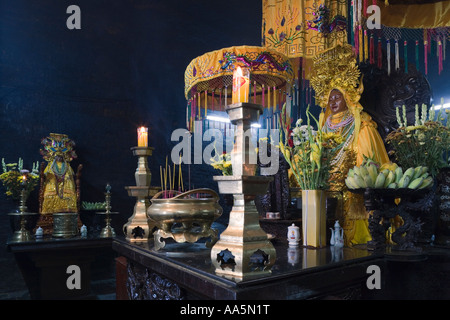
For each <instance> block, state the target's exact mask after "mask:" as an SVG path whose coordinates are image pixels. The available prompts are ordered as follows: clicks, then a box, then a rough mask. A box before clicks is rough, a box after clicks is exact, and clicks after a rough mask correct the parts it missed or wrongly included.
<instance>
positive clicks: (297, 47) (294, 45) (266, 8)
mask: <svg viewBox="0 0 450 320" xmlns="http://www.w3.org/2000/svg"><path fill="white" fill-rule="evenodd" d="M321 6H322V7H321ZM326 10H327V11H326ZM346 18H347V1H343V0H337V1H336V0H333V1H331V0H301V1H300V0H296V1H295V0H283V1H279V0H263V21H262V42H263V46H265V47H267V48H270V49H273V50H277V51H278V52H281V53H283V54H284V55H286V56H288V57H289V58H295V57H304V58H313V57H314V56H315V55H316V54H317V53H319V52H320V51H323V50H325V49H327V48H330V47H333V46H335V45H337V44H344V43H346V42H347V31H346V21H345V20H346Z"/></svg>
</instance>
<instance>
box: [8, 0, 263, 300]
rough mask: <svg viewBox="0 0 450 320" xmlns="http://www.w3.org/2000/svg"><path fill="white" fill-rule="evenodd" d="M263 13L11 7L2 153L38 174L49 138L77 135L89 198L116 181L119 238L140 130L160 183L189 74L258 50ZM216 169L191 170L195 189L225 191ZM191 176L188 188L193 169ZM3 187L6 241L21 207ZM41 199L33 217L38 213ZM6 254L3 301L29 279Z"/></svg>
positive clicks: (192, 5) (205, 6)
mask: <svg viewBox="0 0 450 320" xmlns="http://www.w3.org/2000/svg"><path fill="white" fill-rule="evenodd" d="M72 4H76V5H78V6H79V7H80V9H81V30H69V29H68V28H67V27H66V20H67V18H68V17H69V16H70V14H67V13H66V9H67V7H68V6H69V5H72ZM261 16H262V5H261V1H260V0H246V1H245V2H243V1H236V0H231V1H216V0H215V1H210V0H209V1H208V0H191V1H179V0H152V1H144V0H77V1H65V0H63V1H61V0H39V1H26V0H14V1H11V0H1V1H0V158H5V162H6V163H11V162H17V160H18V158H19V157H21V158H23V161H24V167H25V168H29V169H31V165H32V163H33V162H35V161H40V162H41V161H42V157H41V155H40V154H39V149H40V147H41V144H40V142H41V139H42V138H44V137H46V136H48V135H49V133H51V132H54V133H65V134H67V135H68V136H69V138H71V139H73V140H74V141H75V143H76V153H77V155H78V158H77V159H76V160H74V161H73V162H72V168H74V170H76V167H77V166H78V164H80V163H81V164H83V166H84V168H83V170H82V179H81V181H82V182H81V200H82V201H89V202H97V201H104V194H103V193H104V188H105V185H106V184H107V183H110V184H111V186H112V206H113V211H118V212H119V213H120V214H119V215H118V216H114V226H115V228H116V231H120V230H121V229H122V228H121V227H122V225H123V224H124V223H125V222H126V221H127V219H128V218H129V217H130V216H131V214H132V212H133V207H134V203H135V199H134V198H131V197H129V196H128V195H127V192H126V190H125V189H124V187H125V186H132V185H135V180H134V172H135V170H136V166H137V158H135V157H134V156H133V155H132V152H131V151H130V148H131V147H133V146H136V145H137V134H136V129H137V127H139V126H141V125H145V126H148V127H149V145H150V146H152V147H154V148H155V150H154V153H153V156H152V157H151V158H149V166H150V170H151V172H152V178H153V179H152V185H154V186H159V185H160V175H159V166H161V165H162V166H164V165H165V158H166V156H169V159H170V151H171V149H172V147H173V146H174V145H175V144H176V142H171V141H170V135H171V133H172V131H173V130H175V129H177V128H183V127H184V124H185V108H186V99H185V97H184V71H185V69H186V67H187V66H188V64H189V63H190V62H191V60H192V59H195V58H196V57H198V56H200V55H202V54H204V53H206V52H210V51H213V50H217V49H221V48H225V47H229V46H237V45H260V44H261V43H260V39H261V35H260V34H261ZM215 174H217V172H214V170H213V169H212V167H210V166H208V165H206V164H202V165H191V185H192V186H195V187H196V188H197V187H209V188H213V189H216V190H217V186H216V184H215V183H214V182H213V180H212V176H213V175H215ZM183 179H184V181H185V183H187V182H188V181H187V180H188V167H187V166H183ZM0 189H1V191H0V208H1V209H0V210H1V214H0V243H2V244H6V241H7V238H8V237H9V236H10V235H11V234H12V230H11V227H10V221H9V217H8V216H7V213H8V212H10V211H11V210H12V209H14V205H13V203H12V201H11V199H8V198H7V197H6V196H5V194H4V188H3V186H2V187H1V188H0ZM37 194H38V192H37V189H36V190H35V191H34V192H33V194H32V195H31V196H30V199H29V201H28V207H29V209H30V210H33V211H37V210H38V198H37ZM221 201H222V200H221ZM222 221H223V222H225V223H226V222H227V221H228V218H227V216H226V214H224V215H223V217H222ZM120 232H121V231H120ZM0 252H1V254H0V265H1V266H2V268H1V269H0V274H1V275H2V278H3V279H4V280H1V281H0V296H1V293H3V292H8V291H10V290H13V289H12V288H11V286H13V285H14V283H15V282H14V281H15V279H17V278H18V279H20V277H21V276H20V273H18V270H16V266H15V263H14V262H13V257H12V255H11V254H9V253H6V250H0ZM7 274H8V275H10V277H9V279H5V278H4V277H3V275H7ZM20 281H21V280H20Z"/></svg>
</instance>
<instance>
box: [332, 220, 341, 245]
mask: <svg viewBox="0 0 450 320" xmlns="http://www.w3.org/2000/svg"><path fill="white" fill-rule="evenodd" d="M330 230H331V239H330V245H332V246H336V247H343V246H344V229H342V228H341V225H340V224H339V221H338V220H336V222H335V223H334V230H333V228H330Z"/></svg>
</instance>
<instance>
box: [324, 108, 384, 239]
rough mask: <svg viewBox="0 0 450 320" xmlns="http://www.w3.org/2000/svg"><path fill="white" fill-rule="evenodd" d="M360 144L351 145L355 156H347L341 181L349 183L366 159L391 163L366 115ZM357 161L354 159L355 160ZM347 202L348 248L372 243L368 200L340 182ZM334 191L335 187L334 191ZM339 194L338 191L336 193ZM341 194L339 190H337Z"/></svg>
mask: <svg viewBox="0 0 450 320" xmlns="http://www.w3.org/2000/svg"><path fill="white" fill-rule="evenodd" d="M357 139H358V140H357V143H356V144H351V145H350V146H349V147H350V148H352V152H347V155H348V159H346V161H344V162H343V164H342V166H341V167H344V166H345V169H343V168H340V169H341V170H343V172H345V175H343V176H341V179H345V177H346V176H347V174H346V173H347V172H348V169H349V168H351V167H353V166H354V165H356V166H360V165H361V163H362V162H363V160H364V156H366V157H369V158H371V159H373V160H374V161H376V162H378V163H379V164H380V165H382V164H383V163H386V162H389V157H388V155H387V152H386V148H385V146H384V142H383V139H382V138H381V136H380V134H379V133H378V131H377V124H376V123H375V122H374V121H373V120H372V117H370V116H369V115H368V114H367V113H366V112H364V111H362V112H361V127H360V130H359V134H358V138H357ZM352 158H353V159H352ZM337 185H339V189H341V190H340V191H342V192H343V199H344V204H343V207H344V225H343V229H344V235H345V236H344V239H345V245H347V246H351V245H354V244H363V243H367V242H368V241H370V240H372V237H371V235H370V232H369V223H368V218H369V213H368V212H367V210H366V208H365V206H364V197H363V195H360V194H354V193H351V192H350V191H348V190H347V188H346V186H345V182H344V181H342V180H341V181H339V182H337ZM331 189H333V187H332V188H331ZM335 190H336V189H335ZM336 191H337V190H336Z"/></svg>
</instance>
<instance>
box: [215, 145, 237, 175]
mask: <svg viewBox="0 0 450 320" xmlns="http://www.w3.org/2000/svg"><path fill="white" fill-rule="evenodd" d="M214 151H215V154H214V157H212V158H211V159H210V161H211V165H212V166H213V168H214V169H217V170H220V171H221V172H222V175H224V176H231V175H233V167H232V166H231V154H230V153H226V152H223V153H222V154H218V152H217V149H216V148H215V147H214Z"/></svg>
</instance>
